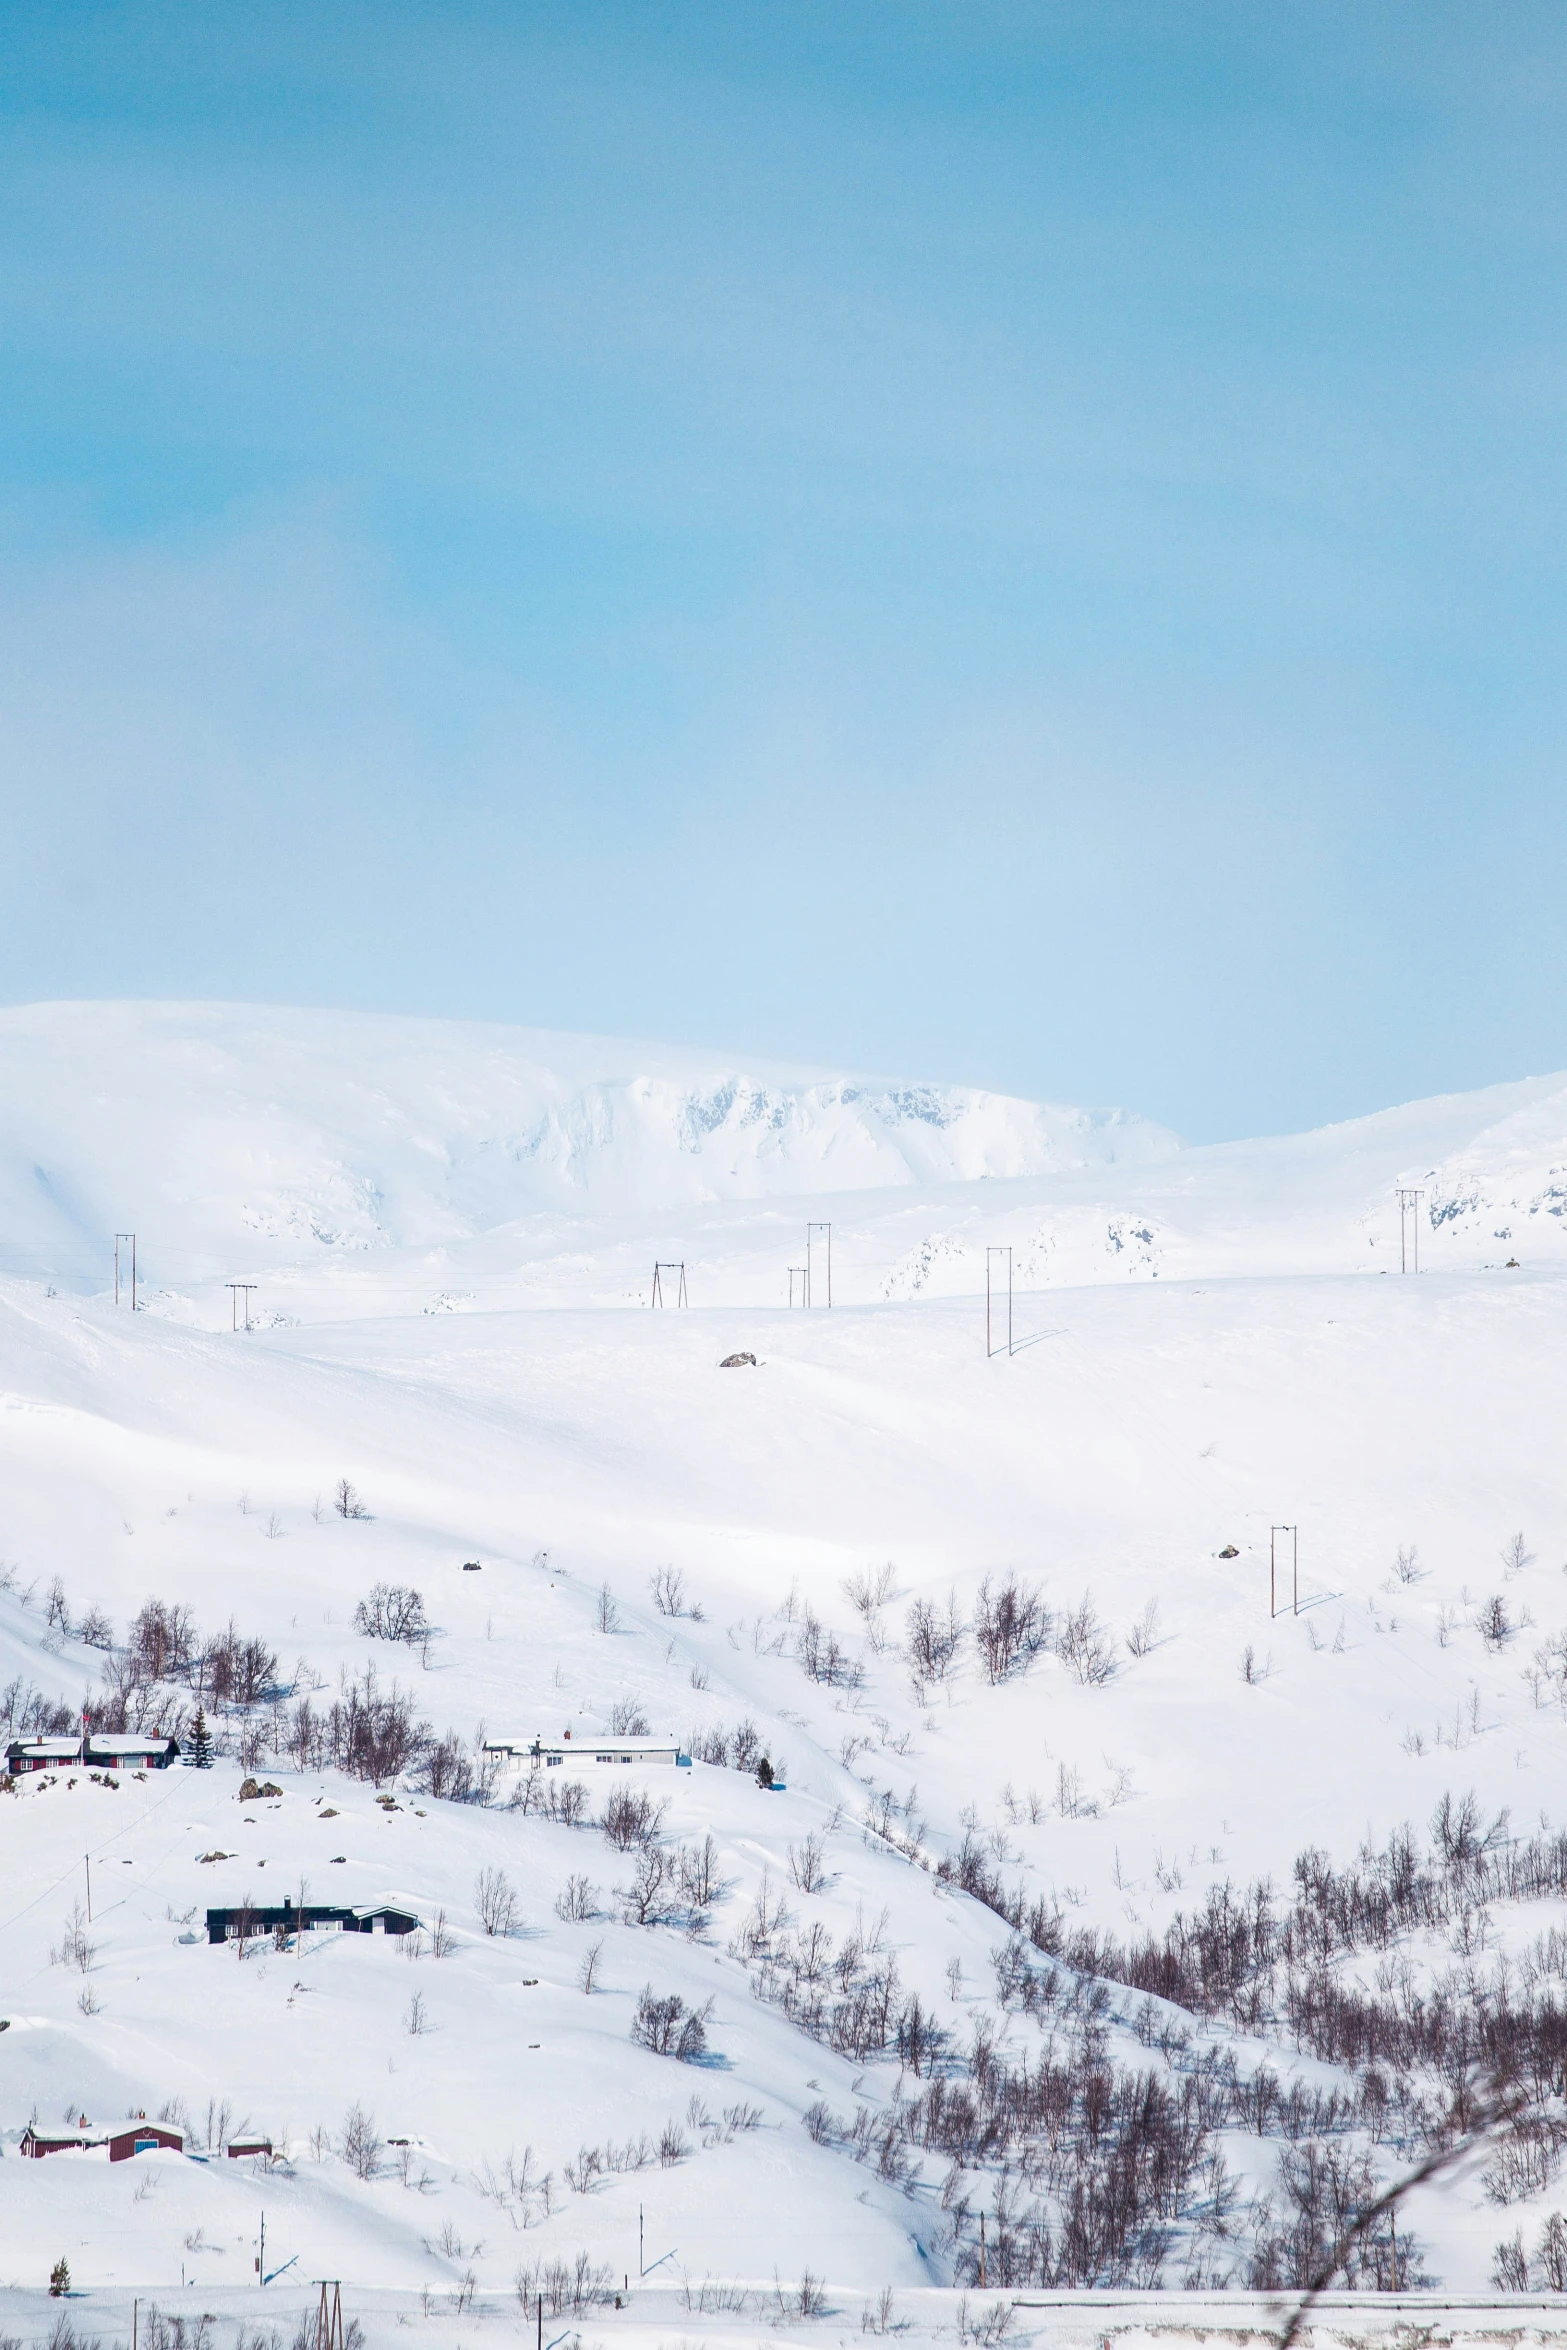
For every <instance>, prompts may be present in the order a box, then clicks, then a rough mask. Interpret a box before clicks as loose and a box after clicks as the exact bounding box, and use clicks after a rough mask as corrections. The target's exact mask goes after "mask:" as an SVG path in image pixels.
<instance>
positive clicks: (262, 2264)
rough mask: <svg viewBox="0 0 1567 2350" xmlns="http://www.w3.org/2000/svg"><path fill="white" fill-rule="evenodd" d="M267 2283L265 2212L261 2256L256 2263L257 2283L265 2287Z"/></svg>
mask: <svg viewBox="0 0 1567 2350" xmlns="http://www.w3.org/2000/svg"><path fill="white" fill-rule="evenodd" d="M266 2281H267V2215H266V2213H265V2212H263V2213H262V2214H261V2251H260V2255H259V2257H258V2258H257V2261H256V2282H257V2284H258V2285H264V2284H265V2283H266Z"/></svg>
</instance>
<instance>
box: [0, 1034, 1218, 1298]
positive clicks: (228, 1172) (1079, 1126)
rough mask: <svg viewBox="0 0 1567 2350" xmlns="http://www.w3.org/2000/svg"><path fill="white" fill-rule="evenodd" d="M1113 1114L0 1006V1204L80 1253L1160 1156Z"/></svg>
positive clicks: (525, 1039) (1159, 1130) (290, 1239)
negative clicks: (129, 1239)
mask: <svg viewBox="0 0 1567 2350" xmlns="http://www.w3.org/2000/svg"><path fill="white" fill-rule="evenodd" d="M1178 1147H1179V1145H1178V1143H1177V1141H1176V1138H1175V1137H1174V1136H1173V1135H1172V1134H1170V1133H1168V1132H1167V1131H1166V1130H1165V1129H1164V1128H1163V1127H1160V1126H1157V1125H1155V1124H1153V1123H1152V1122H1151V1121H1149V1120H1147V1119H1144V1118H1139V1117H1136V1116H1132V1115H1129V1114H1127V1113H1125V1112H1123V1111H1118V1110H1109V1111H1102V1110H1082V1109H1072V1108H1062V1107H1058V1106H1055V1105H1050V1104H1043V1103H1037V1102H1028V1101H1021V1100H1018V1099H1016V1098H1014V1097H1011V1096H1008V1095H1004V1094H997V1093H989V1092H985V1091H982V1090H980V1089H977V1088H974V1087H968V1086H949V1085H909V1084H904V1085H898V1084H888V1083H882V1082H877V1081H870V1080H862V1079H856V1078H851V1077H848V1076H844V1075H841V1074H833V1073H830V1072H824V1071H820V1070H805V1069H795V1068H784V1067H779V1066H776V1065H774V1064H771V1063H766V1062H755V1061H751V1062H745V1063H739V1062H735V1061H732V1060H726V1059H724V1058H723V1057H722V1056H720V1055H714V1054H703V1053H697V1052H688V1051H674V1050H670V1049H668V1048H664V1047H649V1046H645V1045H637V1044H628V1043H619V1042H615V1041H613V1040H608V1039H603V1038H597V1037H582V1036H564V1035H557V1034H551V1033H549V1032H547V1031H543V1030H535V1029H523V1028H510V1027H501V1026H494V1025H490V1024H487V1023H482V1022H477V1021H452V1020H417V1019H400V1018H393V1017H390V1016H387V1015H381V1014H369V1013H344V1012H320V1011H290V1010H276V1009H271V1008H257V1007H247V1006H242V1005H229V1004H138V1003H105V1004H92V1003H61V1004H39V1005H29V1006H25V1007H21V1008H18V1009H13V1010H9V1011H4V1012H0V1223H3V1226H4V1231H5V1236H6V1239H7V1242H8V1243H9V1244H10V1246H11V1247H12V1248H13V1249H19V1250H27V1249H31V1250H32V1251H34V1252H35V1253H36V1254H41V1255H47V1254H50V1253H51V1252H53V1253H55V1254H62V1255H63V1256H65V1257H69V1256H70V1255H72V1254H73V1252H74V1253H80V1251H81V1250H82V1248H83V1247H86V1248H87V1249H88V1250H89V1251H90V1252H91V1253H92V1254H93V1256H94V1258H95V1259H98V1258H101V1255H102V1246H103V1234H104V1233H105V1232H106V1231H112V1230H113V1229H114V1228H115V1226H116V1225H134V1224H137V1223H138V1220H139V1221H140V1226H141V1228H142V1229H144V1230H145V1229H147V1228H149V1227H153V1226H161V1227H162V1228H163V1231H164V1234H165V1236H167V1235H168V1234H169V1233H170V1232H171V1231H172V1230H173V1229H175V1228H177V1229H178V1231H179V1233H180V1235H181V1238H182V1242H183V1245H184V1246H185V1247H186V1248H187V1249H188V1250H191V1251H194V1252H195V1253H198V1254H199V1253H200V1252H201V1251H202V1250H203V1249H208V1248H210V1249H214V1250H216V1251H218V1252H219V1253H222V1252H223V1251H224V1250H232V1248H233V1246H234V1244H235V1242H236V1240H239V1239H243V1240H244V1244H245V1248H246V1252H247V1254H249V1255H251V1256H257V1255H262V1256H265V1255H267V1254H269V1253H278V1254H286V1255H295V1254H297V1253H300V1252H308V1251H312V1250H317V1249H323V1248H324V1249H329V1250H363V1249H374V1248H380V1247H386V1246H393V1247H396V1246H407V1245H414V1246H419V1245H430V1244H436V1243H440V1242H444V1241H451V1240H457V1239H463V1238H466V1237H469V1236H471V1235H472V1234H473V1233H475V1232H479V1231H485V1230H490V1229H493V1228H494V1227H495V1226H496V1225H499V1224H503V1223H506V1222H509V1221H510V1220H512V1219H514V1218H517V1217H520V1216H523V1215H526V1214H530V1213H535V1212H538V1211H540V1210H561V1209H570V1210H574V1211H577V1212H582V1211H587V1212H590V1213H611V1214H613V1213H625V1212H627V1211H647V1210H656V1209H662V1208H673V1207H677V1206H686V1205H699V1204H702V1203H708V1202H715V1201H720V1200H731V1199H756V1198H768V1197H780V1198H782V1197H790V1196H816V1195H819V1194H831V1193H837V1192H846V1191H863V1190H871V1189H883V1188H887V1187H894V1186H907V1185H910V1184H914V1183H921V1184H926V1185H929V1184H940V1183H950V1182H964V1181H972V1180H975V1179H976V1178H979V1177H986V1176H991V1177H1006V1176H1012V1177H1016V1176H1030V1175H1041V1174H1048V1173H1058V1172H1062V1171H1066V1170H1070V1169H1074V1168H1081V1167H1087V1166H1104V1165H1107V1164H1110V1163H1113V1162H1128V1161H1129V1162H1133V1163H1139V1164H1142V1163H1147V1162H1150V1161H1153V1160H1157V1159H1161V1158H1165V1157H1168V1156H1170V1155H1172V1154H1173V1153H1174V1152H1175V1151H1176V1150H1177V1149H1178Z"/></svg>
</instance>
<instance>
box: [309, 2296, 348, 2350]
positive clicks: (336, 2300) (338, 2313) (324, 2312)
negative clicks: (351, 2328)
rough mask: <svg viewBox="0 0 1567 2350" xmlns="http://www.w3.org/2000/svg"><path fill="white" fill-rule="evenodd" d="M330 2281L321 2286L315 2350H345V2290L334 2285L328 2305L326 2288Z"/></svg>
mask: <svg viewBox="0 0 1567 2350" xmlns="http://www.w3.org/2000/svg"><path fill="white" fill-rule="evenodd" d="M329 2282H331V2280H330V2279H327V2280H324V2281H323V2282H322V2284H321V2302H320V2306H319V2308H318V2309H317V2311H316V2338H315V2343H314V2346H313V2350H343V2288H342V2286H341V2285H340V2284H333V2285H332V2300H331V2305H330V2307H329V2306H328V2304H327V2297H326V2288H327V2283H329Z"/></svg>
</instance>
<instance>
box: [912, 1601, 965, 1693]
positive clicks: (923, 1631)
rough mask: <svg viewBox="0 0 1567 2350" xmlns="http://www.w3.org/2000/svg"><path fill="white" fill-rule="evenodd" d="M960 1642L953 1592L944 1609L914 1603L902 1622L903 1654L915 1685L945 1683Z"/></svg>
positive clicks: (961, 1632) (956, 1603)
mask: <svg viewBox="0 0 1567 2350" xmlns="http://www.w3.org/2000/svg"><path fill="white" fill-rule="evenodd" d="M962 1640H963V1622H962V1618H961V1617H960V1616H959V1614H958V1602H957V1595H956V1593H955V1592H954V1593H949V1594H948V1597H947V1604H946V1607H945V1609H940V1608H938V1607H937V1606H936V1605H935V1602H934V1601H933V1600H929V1599H917V1600H915V1602H914V1604H913V1606H912V1607H911V1608H910V1609H909V1612H908V1615H907V1617H906V1619H905V1622H904V1653H905V1655H906V1656H907V1658H908V1662H909V1670H910V1672H911V1673H912V1674H913V1675H914V1678H915V1680H916V1682H919V1683H928V1682H932V1681H944V1680H945V1679H946V1677H947V1674H948V1672H949V1671H950V1670H951V1666H952V1661H953V1659H954V1657H955V1656H956V1655H957V1653H958V1649H959V1647H960V1646H961V1644H962Z"/></svg>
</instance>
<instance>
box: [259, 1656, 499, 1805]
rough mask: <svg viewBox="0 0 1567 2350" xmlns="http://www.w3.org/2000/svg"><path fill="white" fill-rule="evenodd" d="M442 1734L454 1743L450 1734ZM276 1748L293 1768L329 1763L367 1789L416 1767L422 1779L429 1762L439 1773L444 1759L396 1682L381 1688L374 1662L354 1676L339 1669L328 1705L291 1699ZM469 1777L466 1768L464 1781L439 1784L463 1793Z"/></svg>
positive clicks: (447, 1792)
mask: <svg viewBox="0 0 1567 2350" xmlns="http://www.w3.org/2000/svg"><path fill="white" fill-rule="evenodd" d="M448 1736H449V1737H450V1738H452V1742H453V1743H454V1744H455V1737H454V1734H451V1733H449V1734H448ZM280 1751H281V1752H282V1753H285V1754H286V1755H288V1757H289V1758H290V1760H291V1761H292V1762H293V1763H294V1764H295V1766H296V1768H297V1769H299V1770H302V1771H320V1770H325V1769H326V1768H327V1767H328V1765H330V1766H331V1767H332V1768H333V1769H334V1770H339V1771H346V1772H347V1773H348V1775H349V1777H350V1778H354V1779H365V1780H368V1782H369V1783H370V1785H371V1786H372V1787H383V1786H385V1785H386V1783H387V1782H388V1780H391V1779H396V1778H400V1777H401V1776H402V1774H403V1773H404V1772H405V1771H413V1770H416V1769H418V1768H419V1767H420V1766H421V1765H422V1766H423V1774H424V1776H425V1778H426V1779H427V1780H428V1779H429V1777H430V1770H431V1764H432V1762H435V1763H436V1764H437V1773H438V1775H439V1762H440V1758H442V1757H443V1756H444V1757H445V1759H446V1760H447V1761H448V1762H449V1760H450V1750H449V1749H448V1747H447V1746H446V1743H445V1742H444V1741H437V1739H436V1737H435V1734H434V1731H433V1730H432V1729H431V1727H430V1724H429V1723H428V1722H427V1721H424V1720H423V1719H421V1717H420V1715H419V1712H418V1710H417V1708H416V1707H415V1705H414V1701H413V1699H412V1697H411V1696H410V1695H409V1693H408V1691H407V1690H406V1689H402V1688H400V1687H399V1686H398V1684H397V1682H396V1681H392V1682H390V1683H388V1684H387V1685H385V1686H384V1687H383V1685H382V1683H381V1682H380V1681H379V1680H378V1679H377V1677H376V1670H375V1667H374V1665H366V1667H365V1669H364V1671H363V1672H362V1673H358V1674H354V1673H350V1672H348V1671H347V1669H346V1668H345V1669H344V1671H343V1672H342V1673H341V1674H340V1675H339V1678H338V1687H337V1694H336V1696H335V1697H334V1698H333V1699H332V1701H331V1703H330V1704H317V1703H315V1702H314V1701H313V1700H312V1699H311V1698H310V1697H309V1696H303V1697H300V1698H298V1699H296V1701H295V1703H294V1705H293V1707H292V1708H291V1709H290V1710H288V1711H287V1712H286V1714H285V1715H284V1717H283V1720H282V1725H281V1747H280ZM465 1767H466V1765H465ZM471 1781H472V1773H471V1770H470V1771H469V1772H468V1782H467V1784H465V1785H464V1786H462V1787H461V1788H456V1787H453V1786H452V1785H450V1784H443V1786H442V1788H441V1792H442V1793H443V1794H445V1795H452V1794H455V1793H462V1794H466V1793H467V1791H468V1785H471ZM432 1792H433V1790H432Z"/></svg>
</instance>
